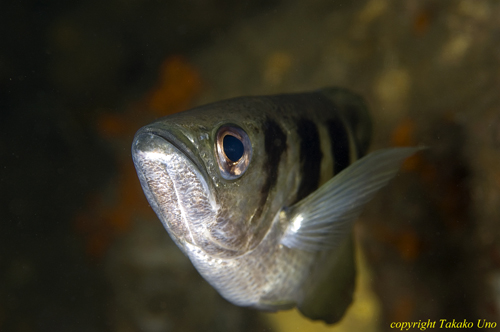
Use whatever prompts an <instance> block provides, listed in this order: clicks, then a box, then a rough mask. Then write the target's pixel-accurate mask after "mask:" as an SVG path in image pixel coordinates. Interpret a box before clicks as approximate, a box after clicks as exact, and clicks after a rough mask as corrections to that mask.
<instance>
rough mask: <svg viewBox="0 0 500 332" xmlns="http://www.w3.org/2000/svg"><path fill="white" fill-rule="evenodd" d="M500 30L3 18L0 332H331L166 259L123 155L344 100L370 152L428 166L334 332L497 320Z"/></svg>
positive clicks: (102, 9)
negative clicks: (298, 107) (158, 140)
mask: <svg viewBox="0 0 500 332" xmlns="http://www.w3.org/2000/svg"><path fill="white" fill-rule="evenodd" d="M499 15H500V4H498V2H496V1H494V0H489V1H488V0H484V1H475V0H458V1H431V0H424V1H422V0H408V1H397V0H356V1H344V0H340V1H329V0H313V1H307V2H304V1H298V0H287V1H285V0H281V1H278V0H275V1H271V2H269V1H260V0H259V1H229V0H227V1H226V0H190V1H164V2H161V1H152V0H150V1H134V0H130V1H123V0H121V1H118V0H115V1H107V2H106V1H94V0H86V1H83V0H81V1H57V0H52V1H34V0H22V1H11V2H8V1H4V2H2V3H1V4H0V22H1V23H0V32H1V35H2V38H0V135H1V139H0V162H1V164H0V188H1V190H0V195H1V196H2V197H1V198H2V199H1V200H0V216H1V219H0V271H1V273H0V330H1V331H138V330H140V329H141V328H142V329H143V330H145V331H146V330H147V331H163V330H168V329H173V330H178V329H176V327H179V326H182V328H184V329H186V330H188V329H191V330H199V329H200V328H199V326H202V325H203V324H206V325H205V326H206V329H207V330H210V329H212V330H213V331H226V330H231V329H236V330H239V327H240V326H248V328H249V330H252V329H253V330H270V329H271V328H275V329H279V328H282V330H283V329H292V328H294V327H295V328H296V329H300V330H303V331H307V330H309V331H321V330H330V328H327V327H325V326H324V325H322V324H318V323H310V322H308V321H306V320H304V319H303V318H301V317H300V316H299V315H298V314H297V313H296V312H294V311H291V312H287V313H280V314H277V315H262V314H257V313H255V312H254V311H251V310H246V309H239V308H236V307H231V306H228V305H227V303H225V302H224V301H223V300H222V299H221V298H220V297H219V296H218V295H217V294H215V293H214V292H213V290H212V289H211V288H210V287H209V286H208V285H207V284H206V283H205V282H204V281H203V280H201V279H199V277H198V276H197V274H196V272H194V271H193V269H192V267H191V265H190V264H189V261H187V259H186V258H185V257H183V256H182V255H180V252H179V251H178V249H177V248H176V247H175V246H173V245H172V243H171V242H169V241H170V240H169V239H168V236H167V233H166V232H165V231H163V230H162V229H161V225H160V223H159V221H157V220H156V219H155V218H156V217H155V216H154V214H153V213H152V211H151V209H150V208H149V207H148V206H147V203H146V200H145V198H144V197H143V193H142V191H141V188H140V186H139V183H138V181H137V179H136V175H135V171H134V169H133V165H132V162H131V160H130V153H129V149H130V143H131V141H132V137H133V134H134V133H135V131H136V130H137V129H138V128H139V127H141V126H142V125H143V124H146V123H148V122H150V121H151V120H153V119H155V118H157V117H159V116H163V115H167V114H171V113H174V112H178V111H181V110H183V109H186V108H189V107H192V106H195V105H198V104H202V103H206V102H210V101H216V100H220V99H223V98H229V97H235V96H239V95H251V94H271V93H280V92H298V91H305V90H311V89H315V88H320V87H323V86H332V85H338V86H342V87H346V88H350V89H352V90H354V91H356V92H358V93H360V94H361V95H362V96H364V97H365V98H366V100H367V102H368V104H369V107H370V110H371V113H372V115H373V119H374V124H375V137H374V142H373V145H372V148H373V149H376V148H382V147H387V146H391V145H397V146H401V145H417V144H425V145H426V146H428V149H427V150H426V151H424V152H422V153H421V154H420V155H419V156H416V157H415V158H412V159H410V160H409V161H408V162H406V163H405V165H404V167H403V169H402V172H401V174H400V176H398V177H397V178H396V179H395V181H393V183H392V184H391V185H390V186H389V187H388V188H386V189H385V190H383V191H382V192H381V193H380V195H378V196H377V198H376V199H375V200H374V201H373V202H372V203H371V204H370V206H369V207H368V209H367V211H366V212H365V213H364V214H363V215H362V217H361V219H360V221H359V222H358V224H357V226H356V230H357V237H358V239H359V242H360V243H361V248H362V250H363V253H364V257H365V260H366V266H365V265H361V266H360V268H361V271H362V278H361V279H360V280H361V282H360V283H361V287H359V288H358V293H356V295H355V303H354V305H353V306H352V308H351V310H350V312H348V314H347V316H346V318H345V319H344V321H343V322H342V323H341V324H340V325H339V326H335V327H333V328H332V329H333V330H337V331H341V330H344V331H353V330H367V328H372V329H373V330H379V331H386V330H387V331H388V330H390V329H389V324H390V322H392V321H395V320H401V321H412V320H414V321H418V320H427V319H431V320H437V319H441V318H447V319H453V318H455V319H457V320H461V319H464V318H466V319H468V320H470V321H477V319H483V318H484V319H487V320H489V321H495V320H498V319H500V317H499V316H500V315H499V306H500V243H499V242H500V241H499V240H500V224H499V223H498V221H499V220H500V208H499V207H500V174H499V171H498V169H499V168H498V166H497V165H499V162H500V148H499V147H500V116H499V114H500V102H499V94H498V91H499V90H500V81H499V77H500V72H499V68H500V66H499V64H500V39H499V36H500V23H499V21H498V20H497V18H498V17H499ZM171 249H172V250H171ZM367 267H368V268H369V269H370V271H371V272H370V271H368V270H367ZM363 278H364V279H363ZM181 280H183V281H184V280H185V281H186V283H185V284H182V283H181ZM162 281H163V283H162ZM188 281H189V282H188ZM170 285H176V287H174V288H172V287H170ZM370 285H371V287H372V290H373V291H374V292H375V294H376V295H377V297H373V295H370V294H372V293H370V289H369V287H368V286H370ZM365 286H366V287H365ZM180 290H182V292H181V291H180ZM177 291H179V293H177ZM193 291H196V292H199V293H200V297H199V298H196V299H195V300H192V299H193V297H195V296H194V295H192V294H193V293H192V292H193ZM201 294H203V296H201ZM172 297H174V298H176V299H177V298H181V299H182V305H181V304H179V305H178V306H177V305H175V303H173V304H172V303H170V300H169V299H170V298H172ZM204 301H206V302H204ZM197 305H199V306H197ZM179 307H182V308H192V310H193V311H194V313H193V314H190V313H187V311H186V312H182V313H180V312H178V311H177V310H179ZM363 312H364V313H365V314H364V315H363V314H362V313H363ZM226 313H227V316H224V315H225V314H226ZM218 315H221V316H218ZM185 317H188V318H185ZM214 317H217V318H216V319H215V318H214ZM219 318H220V319H219ZM270 320H272V321H270ZM217 321H218V322H223V324H222V325H217V324H216V322H217ZM244 322H246V323H244ZM352 322H354V323H352ZM351 323H352V324H354V325H351ZM200 324H202V325H200ZM214 324H215V325H214ZM241 324H243V325H241ZM356 324H358V325H356ZM235 326H236V328H235ZM254 327H255V328H254Z"/></svg>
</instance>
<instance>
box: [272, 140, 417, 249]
mask: <svg viewBox="0 0 500 332" xmlns="http://www.w3.org/2000/svg"><path fill="white" fill-rule="evenodd" d="M421 149H422V148H391V149H383V150H378V151H375V152H372V153H370V154H368V155H367V156H365V157H363V158H361V159H359V160H357V161H356V162H354V163H353V164H352V165H350V166H349V167H347V168H346V169H344V170H343V171H342V172H340V173H339V174H337V175H335V176H334V177H333V178H331V179H330V180H329V181H328V182H326V183H325V184H324V185H322V186H321V187H320V188H319V189H317V190H316V191H314V192H313V193H311V194H310V195H309V196H307V197H306V198H304V199H303V200H301V201H300V202H298V203H297V204H295V205H294V206H292V207H291V208H289V209H286V208H285V209H284V212H285V215H286V219H287V221H288V223H289V226H288V228H287V229H286V231H285V234H284V236H283V238H282V240H281V243H282V244H284V245H285V246H287V247H289V248H297V249H302V250H307V251H316V250H325V249H331V248H332V247H335V246H336V245H337V244H338V243H339V242H340V241H341V240H342V239H343V238H344V237H345V236H346V235H348V234H349V233H350V232H351V229H352V224H353V222H354V220H355V219H356V218H357V217H358V216H359V214H360V213H361V211H362V209H363V207H364V205H365V204H366V203H368V202H369V201H370V200H371V199H372V198H373V196H375V194H376V192H377V191H378V190H379V189H380V188H382V187H384V186H385V185H386V184H387V183H388V182H389V180H391V179H392V178H393V177H394V176H395V175H396V173H397V172H398V169H399V167H400V165H401V163H402V162H403V160H405V159H406V158H407V157H409V156H411V155H412V154H414V153H415V152H417V151H418V150H421Z"/></svg>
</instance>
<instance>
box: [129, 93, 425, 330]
mask: <svg viewBox="0 0 500 332" xmlns="http://www.w3.org/2000/svg"><path fill="white" fill-rule="evenodd" d="M371 135H372V121H371V117H370V115H369V112H368V109H367V106H366V104H365V102H364V100H363V98H362V97H360V96H359V95H357V94H355V93H353V92H351V91H349V90H347V89H344V88H336V87H331V88H324V89H320V90H316V91H312V92H304V93H291V94H280V95H271V96H250V97H239V98H233V99H229V100H224V101H219V102H215V103H212V104H208V105H205V106H200V107H196V108H194V109H191V110H187V111H184V112H180V113H177V114H173V115H169V116H167V117H164V118H160V119H158V120H156V121H155V122H153V123H151V124H149V125H146V126H144V127H142V128H141V129H139V130H138V132H137V133H136V135H135V137H134V140H133V143H132V159H133V163H134V165H135V168H136V171H137V175H138V178H139V181H140V184H141V186H142V189H143V191H144V193H145V196H146V198H147V200H148V202H149V204H150V205H151V207H152V209H153V210H154V211H155V213H156V215H157V216H158V218H159V219H160V221H161V222H162V224H163V226H164V228H165V229H166V231H167V232H168V234H169V235H170V237H171V238H172V239H173V241H174V242H175V243H176V244H177V246H178V247H179V248H180V250H182V252H183V253H184V254H185V255H186V256H187V257H189V259H190V260H191V262H192V264H193V265H194V267H195V268H196V269H197V270H198V272H199V273H200V274H201V276H203V278H204V279H205V280H206V281H207V282H208V283H209V284H210V285H212V286H213V287H214V288H215V289H216V290H217V291H218V292H219V294H220V295H221V296H222V297H224V298H225V299H226V300H228V301H229V302H231V303H233V304H235V305H238V306H242V307H250V308H255V309H258V310H264V311H271V312H274V311H279V310H288V309H291V308H294V307H297V308H298V310H299V311H300V312H301V313H302V314H303V315H304V316H306V317H308V318H310V319H312V320H322V321H324V322H325V323H328V324H333V323H336V322H338V321H339V320H340V319H341V318H342V316H343V315H344V313H345V311H346V310H347V308H348V307H349V305H350V303H351V302H352V298H353V292H354V288H355V275H356V268H355V260H354V245H353V243H354V242H353V241H354V240H353V224H354V222H355V220H356V219H357V218H358V217H359V215H360V213H361V211H362V210H363V207H364V206H365V205H366V203H368V202H369V201H370V200H371V199H372V198H373V197H374V196H375V194H376V193H377V191H379V189H381V188H382V187H384V186H385V185H386V184H387V183H388V182H389V181H390V180H391V179H392V178H394V177H395V176H396V174H397V173H398V170H399V168H400V165H401V164H402V162H403V161H404V160H405V159H406V158H407V157H409V156H411V155H413V154H414V153H415V152H417V151H418V150H419V149H420V148H419V147H398V148H387V149H381V150H377V151H374V152H371V153H369V154H367V151H368V148H369V144H370V141H371Z"/></svg>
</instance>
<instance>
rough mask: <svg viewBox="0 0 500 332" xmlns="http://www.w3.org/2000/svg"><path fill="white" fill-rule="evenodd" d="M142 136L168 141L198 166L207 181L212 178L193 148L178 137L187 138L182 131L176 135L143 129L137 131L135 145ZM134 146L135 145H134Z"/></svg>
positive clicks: (158, 130)
mask: <svg viewBox="0 0 500 332" xmlns="http://www.w3.org/2000/svg"><path fill="white" fill-rule="evenodd" d="M142 135H155V136H158V137H160V138H162V139H164V140H165V141H167V142H168V143H169V144H172V145H173V146H174V147H175V148H176V149H178V150H179V151H180V152H182V154H183V155H184V156H186V158H188V159H189V161H190V162H192V163H193V165H195V166H196V168H197V169H198V171H199V172H200V173H201V174H202V175H203V177H204V178H205V181H207V182H208V179H210V177H209V176H208V173H207V171H206V169H205V167H203V164H202V163H201V161H200V160H199V158H197V157H196V155H195V154H194V152H193V150H194V149H193V148H190V147H188V146H187V145H186V144H185V143H183V142H182V141H181V140H179V139H178V138H177V137H176V136H179V135H182V136H184V137H186V136H185V135H184V134H182V133H181V132H180V131H178V132H177V131H176V133H175V134H173V133H171V132H170V131H169V130H165V129H162V128H156V127H150V126H146V127H142V128H141V129H139V130H138V131H137V133H136V134H135V136H134V143H135V142H136V141H137V140H138V139H139V137H140V136H142ZM133 145H134V144H133Z"/></svg>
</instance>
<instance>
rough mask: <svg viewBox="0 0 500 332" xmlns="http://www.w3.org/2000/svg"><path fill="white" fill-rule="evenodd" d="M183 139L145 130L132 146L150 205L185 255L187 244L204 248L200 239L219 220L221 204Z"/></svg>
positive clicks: (163, 131) (136, 166)
mask: <svg viewBox="0 0 500 332" xmlns="http://www.w3.org/2000/svg"><path fill="white" fill-rule="evenodd" d="M180 135H182V134H181V133H177V132H170V131H167V130H163V129H158V128H151V127H145V128H142V129H141V130H139V131H138V132H137V134H136V135H135V137H134V141H133V143H132V159H133V161H134V166H135V168H136V170H137V175H138V177H139V180H140V182H141V186H142V189H143V191H144V193H145V195H146V198H147V200H148V202H149V204H150V205H151V207H152V208H153V210H154V211H155V213H156V215H157V216H158V218H159V219H160V220H161V222H162V223H163V226H164V227H165V229H166V230H167V231H168V233H169V234H170V236H171V237H172V239H173V240H174V241H175V242H176V244H177V245H178V246H179V247H180V248H181V249H182V250H183V251H185V250H186V248H185V242H189V243H190V244H193V245H200V243H198V242H200V240H201V238H200V235H201V234H204V233H205V232H206V229H207V227H209V226H210V225H211V224H212V223H213V221H214V219H215V215H216V212H217V204H216V202H215V197H214V195H213V190H211V187H210V185H209V183H208V182H207V180H206V179H207V178H208V177H207V173H206V170H205V169H204V167H203V166H202V164H201V162H200V161H199V159H198V158H196V156H195V155H194V153H193V152H192V149H190V148H189V147H188V145H187V144H186V143H184V142H183V140H182V138H185V137H184V136H183V135H182V136H180ZM177 136H179V137H181V139H179V138H178V137H177ZM186 141H188V140H187V139H186Z"/></svg>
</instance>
